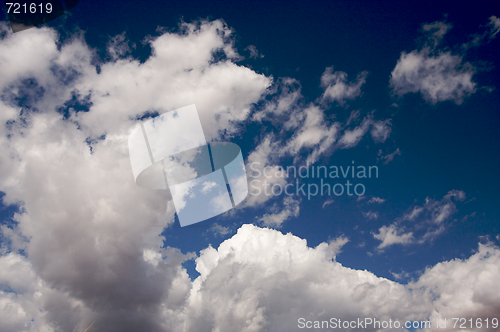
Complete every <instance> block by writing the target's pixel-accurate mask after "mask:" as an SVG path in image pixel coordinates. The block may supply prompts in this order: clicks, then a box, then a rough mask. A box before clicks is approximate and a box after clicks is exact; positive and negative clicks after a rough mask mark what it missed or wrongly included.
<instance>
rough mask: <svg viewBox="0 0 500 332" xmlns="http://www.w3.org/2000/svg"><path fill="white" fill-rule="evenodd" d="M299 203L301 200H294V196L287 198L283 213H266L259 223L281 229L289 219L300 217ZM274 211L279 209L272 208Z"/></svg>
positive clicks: (284, 201) (284, 202)
mask: <svg viewBox="0 0 500 332" xmlns="http://www.w3.org/2000/svg"><path fill="white" fill-rule="evenodd" d="M299 203H300V201H299V200H297V199H294V198H293V197H292V196H287V197H285V199H284V200H283V209H282V210H281V211H279V212H274V213H266V214H264V216H262V218H260V219H259V221H262V223H263V224H264V226H270V227H278V228H279V227H281V225H282V224H283V222H285V221H286V220H287V219H288V218H290V217H297V216H298V215H299V211H300V207H299ZM273 210H277V207H276V206H274V207H273V208H271V211H273Z"/></svg>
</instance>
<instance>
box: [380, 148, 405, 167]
mask: <svg viewBox="0 0 500 332" xmlns="http://www.w3.org/2000/svg"><path fill="white" fill-rule="evenodd" d="M400 155H401V151H399V148H397V149H396V150H395V151H394V152H391V153H389V154H386V155H385V156H383V155H382V150H379V151H378V157H379V158H380V159H381V160H383V161H384V165H387V164H388V163H390V162H391V161H393V160H394V157H395V156H400Z"/></svg>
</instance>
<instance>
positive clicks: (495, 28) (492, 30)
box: [462, 16, 500, 50]
mask: <svg viewBox="0 0 500 332" xmlns="http://www.w3.org/2000/svg"><path fill="white" fill-rule="evenodd" d="M486 28H489V29H487V30H485V31H484V32H483V33H475V34H473V35H471V36H469V39H470V40H469V41H468V42H466V43H464V44H463V45H462V48H463V49H464V50H468V49H470V48H474V47H479V46H481V45H483V44H485V43H489V42H490V41H492V40H493V39H494V38H495V37H496V36H497V34H498V32H500V18H498V17H496V16H491V17H490V18H489V22H488V23H487V24H486ZM485 40H486V42H485Z"/></svg>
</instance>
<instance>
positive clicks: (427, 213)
mask: <svg viewBox="0 0 500 332" xmlns="http://www.w3.org/2000/svg"><path fill="white" fill-rule="evenodd" d="M464 200H465V193H464V192H463V191H460V190H450V191H449V192H448V193H447V194H446V195H445V196H444V197H443V198H442V199H441V200H434V199H431V198H429V197H427V198H426V200H425V204H424V205H422V206H419V205H415V206H413V207H412V208H411V209H409V211H408V212H406V213H405V214H404V215H403V216H402V217H400V218H398V219H397V220H396V222H394V223H393V224H391V225H389V226H382V227H381V228H380V229H379V230H378V233H376V234H375V233H373V232H372V235H373V237H374V238H376V239H377V240H380V241H382V243H381V244H379V246H378V248H379V249H382V248H384V247H388V246H390V245H392V244H404V245H406V244H412V243H418V244H423V243H426V242H429V241H433V240H435V239H436V238H437V237H438V236H439V235H441V234H442V233H444V232H445V231H446V230H447V229H448V228H449V227H450V225H451V221H450V219H451V217H452V216H453V215H454V214H455V213H456V212H457V211H458V210H457V207H456V203H457V202H463V201H464Z"/></svg>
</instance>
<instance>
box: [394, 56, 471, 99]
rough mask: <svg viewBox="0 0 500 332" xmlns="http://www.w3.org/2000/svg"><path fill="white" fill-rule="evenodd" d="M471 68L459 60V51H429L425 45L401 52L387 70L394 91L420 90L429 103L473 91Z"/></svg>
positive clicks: (414, 91)
mask: <svg viewBox="0 0 500 332" xmlns="http://www.w3.org/2000/svg"><path fill="white" fill-rule="evenodd" d="M474 73H475V68H474V67H473V66H472V65H471V64H469V63H467V62H465V63H464V62H463V59H462V57H461V56H459V55H452V54H451V52H442V53H439V54H437V55H432V54H431V51H430V49H429V48H424V49H423V50H421V51H416V50H414V51H412V52H410V53H406V52H403V53H401V57H400V58H399V60H398V63H397V64H396V67H395V68H394V70H393V71H392V73H391V80H390V83H391V87H392V89H393V91H394V93H395V94H397V95H400V96H401V95H404V94H406V93H409V92H413V93H421V94H422V96H423V97H424V99H425V100H427V101H428V102H430V103H432V104H436V103H437V102H440V101H445V100H453V101H454V102H455V103H457V104H461V103H462V101H463V99H464V98H465V97H466V96H468V95H470V94H473V93H474V92H475V91H476V83H474V82H473V81H472V76H473V75H474Z"/></svg>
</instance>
